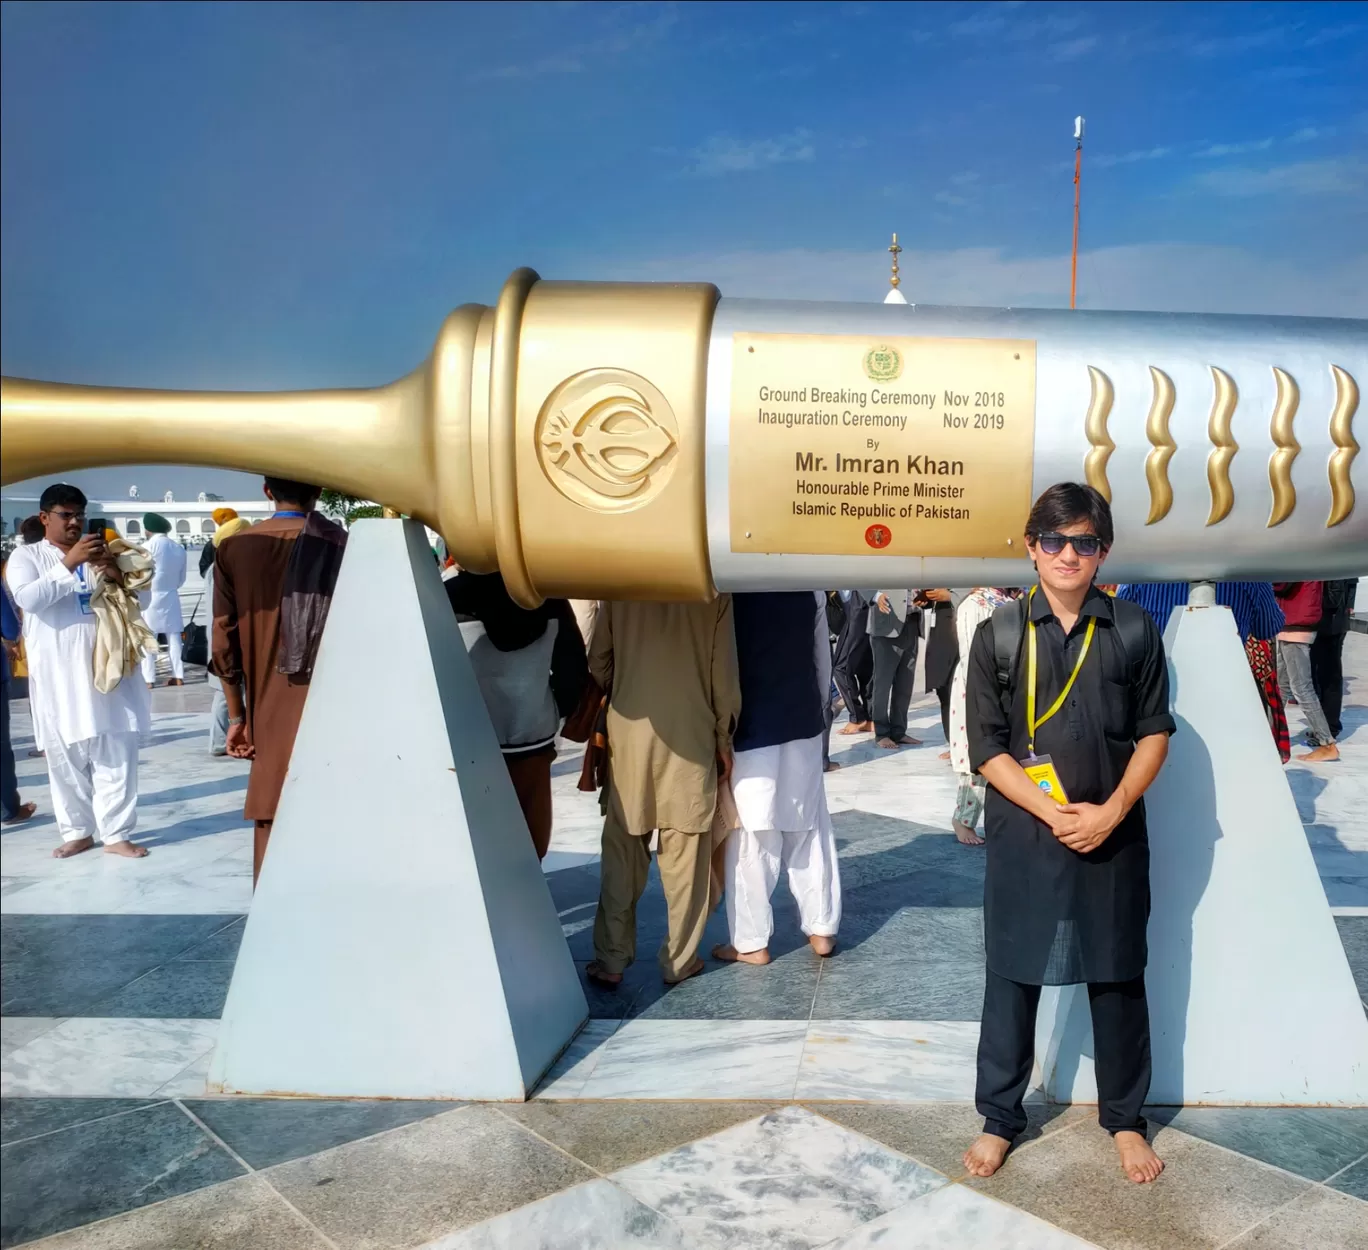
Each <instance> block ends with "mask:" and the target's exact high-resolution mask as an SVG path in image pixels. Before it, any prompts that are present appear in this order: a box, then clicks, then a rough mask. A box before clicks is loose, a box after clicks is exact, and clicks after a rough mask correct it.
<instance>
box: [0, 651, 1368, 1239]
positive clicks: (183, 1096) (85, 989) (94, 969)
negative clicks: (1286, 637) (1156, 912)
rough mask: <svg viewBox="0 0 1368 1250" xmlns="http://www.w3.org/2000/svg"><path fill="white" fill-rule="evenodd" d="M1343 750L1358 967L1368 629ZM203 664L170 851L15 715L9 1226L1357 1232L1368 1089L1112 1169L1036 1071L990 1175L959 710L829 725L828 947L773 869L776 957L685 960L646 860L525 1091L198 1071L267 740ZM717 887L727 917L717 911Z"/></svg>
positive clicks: (829, 1233) (190, 713)
mask: <svg viewBox="0 0 1368 1250" xmlns="http://www.w3.org/2000/svg"><path fill="white" fill-rule="evenodd" d="M1346 669H1347V671H1348V672H1349V673H1350V674H1351V677H1352V681H1353V682H1354V683H1355V684H1353V685H1351V688H1350V697H1349V699H1348V701H1347V706H1346V717H1345V719H1346V723H1347V732H1346V740H1345V743H1344V754H1345V759H1344V761H1343V763H1341V764H1340V765H1335V766H1333V767H1330V766H1327V767H1322V768H1317V769H1313V768H1309V767H1306V766H1301V765H1295V766H1293V767H1292V768H1290V769H1289V771H1288V777H1289V782H1290V784H1291V786H1292V789H1293V793H1294V795H1295V796H1296V798H1297V802H1298V807H1299V810H1300V812H1301V815H1302V819H1303V821H1304V823H1305V825H1306V829H1307V837H1308V841H1309V842H1310V845H1311V848H1312V851H1313V854H1314V856H1315V858H1316V862H1317V864H1318V866H1319V868H1320V872H1321V878H1322V881H1323V882H1324V884H1325V889H1326V893H1327V897H1328V899H1329V901H1330V903H1331V905H1332V908H1333V909H1334V910H1335V912H1336V917H1337V924H1338V925H1339V928H1340V934H1341V937H1342V939H1343V941H1344V944H1345V948H1346V951H1347V953H1348V955H1349V960H1350V963H1351V965H1352V966H1353V967H1354V969H1355V974H1356V976H1357V977H1358V979H1359V988H1360V992H1361V993H1362V994H1363V995H1364V996H1365V1001H1368V817H1365V813H1366V812H1368V739H1366V738H1365V736H1364V735H1365V733H1368V731H1365V729H1364V728H1363V726H1364V722H1365V721H1366V720H1368V639H1362V638H1358V637H1353V638H1351V639H1350V647H1349V649H1348V650H1347V651H1346ZM207 694H208V692H207V691H206V690H205V689H204V688H203V687H197V686H195V685H193V684H192V685H190V686H187V687H185V688H183V689H180V690H176V691H167V690H161V691H158V692H157V696H156V708H157V715H156V718H155V725H154V732H153V735H152V738H151V740H150V741H149V742H148V743H147V744H146V746H145V749H144V751H143V754H142V783H143V784H142V792H143V793H142V803H141V817H142V829H141V833H140V837H141V838H143V839H144V840H145V841H146V842H147V844H148V845H149V846H150V847H151V848H152V850H153V852H154V853H153V855H152V856H151V857H150V858H149V859H147V860H143V861H138V862H136V863H134V862H130V861H119V860H114V859H113V857H108V856H101V855H98V854H91V855H88V856H82V857H80V858H78V859H77V860H74V861H68V862H64V863H59V862H58V861H54V860H52V859H51V858H50V849H51V846H52V844H53V842H54V841H55V829H54V828H53V825H52V822H51V818H50V815H48V814H46V813H48V812H49V811H50V804H49V803H48V802H46V801H45V800H46V787H45V784H44V765H43V762H42V760H41V759H37V758H30V757H29V756H28V753H27V749H26V748H27V747H28V746H29V745H30V741H29V740H28V739H27V727H26V718H25V715H24V713H23V710H22V709H23V705H22V704H15V705H14V708H15V712H16V715H15V717H14V726H15V733H16V747H17V748H18V750H17V753H18V755H19V757H20V758H19V761H18V763H19V776H20V784H21V788H22V789H24V790H25V791H28V792H29V793H30V794H31V795H32V797H36V798H38V799H39V803H40V817H39V819H38V820H36V821H35V822H34V823H33V824H31V825H28V826H25V827H21V828H18V829H6V830H5V831H4V835H3V843H0V846H2V847H3V852H4V856H3V880H0V912H2V913H3V939H4V947H3V954H4V977H3V985H2V986H0V1017H2V1018H0V1049H2V1050H3V1074H2V1076H0V1093H3V1096H4V1097H3V1101H2V1102H0V1187H2V1188H3V1203H2V1204H0V1205H2V1206H3V1212H2V1217H0V1246H10V1245H18V1244H30V1243H32V1244H38V1243H40V1242H41V1244H44V1245H52V1246H64V1247H65V1246H71V1247H92V1248H93V1247H100V1248H102V1250H108V1248H111V1247H129V1248H130V1250H131V1248H132V1247H138V1248H139V1250H142V1248H144V1247H151V1248H152V1250H157V1248H162V1250H172V1248H176V1250H180V1248H181V1247H186V1246H196V1247H204V1248H206V1250H220V1248H222V1250H228V1248H230V1247H232V1248H236V1247H250V1248H252V1250H255V1248H257V1247H263V1248H265V1250H271V1248H272V1247H291V1248H294V1247H333V1248H335V1250H340V1248H349V1247H357V1248H358V1250H359V1248H361V1247H367V1248H371V1247H373V1248H377V1250H379V1248H382V1247H392V1248H394V1250H410V1248H416V1247H424V1246H441V1247H466V1246H481V1247H483V1246H508V1247H517V1248H519V1250H522V1248H523V1247H529V1248H536V1247H543V1246H545V1247H557V1248H559V1247H565V1248H566V1250H571V1248H573V1250H592V1248H596V1247H609V1246H623V1247H635V1246H671V1247H694V1246H698V1247H711V1246H737V1247H745V1246H766V1247H768V1246H795V1247H817V1246H822V1247H836V1246H841V1247H845V1246H881V1247H887V1246H896V1247H902V1246H923V1245H925V1246H945V1247H957V1246H966V1247H967V1246H974V1247H976V1248H978V1247H995V1246H1002V1247H1012V1248H1014V1250H1015V1248H1017V1247H1022V1248H1026V1250H1029V1248H1030V1247H1035V1246H1040V1247H1051V1248H1053V1247H1057V1246H1058V1247H1063V1246H1082V1245H1096V1246H1101V1247H1106V1248H1107V1250H1111V1248H1112V1247H1115V1248H1116V1250H1121V1248H1122V1247H1126V1248H1127V1250H1148V1248H1149V1247H1154V1248H1155V1250H1186V1248H1187V1247H1194V1248H1197V1247H1238V1248H1239V1250H1252V1248H1253V1247H1261V1248H1263V1250H1280V1248H1282V1247H1288V1248H1289V1250H1290V1248H1291V1247H1297V1248H1298V1250H1301V1248H1302V1247H1308V1246H1315V1247H1322V1246H1324V1247H1341V1246H1343V1247H1363V1248H1364V1250H1368V1205H1366V1204H1368V1109H1347V1110H1340V1111H1330V1110H1324V1109H1315V1108H1278V1109H1257V1108H1181V1109H1179V1108H1154V1109H1152V1112H1151V1115H1152V1123H1153V1124H1154V1126H1155V1141H1156V1145H1157V1147H1158V1148H1159V1149H1160V1151H1161V1153H1162V1154H1163V1155H1164V1157H1165V1158H1166V1160H1167V1161H1168V1162H1169V1169H1168V1171H1167V1172H1166V1173H1165V1175H1164V1177H1163V1178H1162V1179H1161V1180H1160V1182H1159V1183H1158V1184H1157V1185H1155V1186H1152V1187H1147V1188H1145V1189H1139V1188H1137V1187H1135V1186H1132V1185H1130V1184H1129V1183H1128V1182H1126V1181H1125V1180H1124V1178H1122V1177H1121V1175H1120V1172H1119V1170H1118V1169H1117V1167H1116V1162H1115V1154H1114V1150H1113V1148H1112V1146H1111V1143H1110V1141H1109V1139H1107V1138H1106V1136H1105V1134H1103V1133H1101V1131H1100V1130H1099V1129H1098V1128H1097V1127H1096V1123H1095V1119H1094V1116H1093V1114H1092V1112H1091V1110H1090V1109H1089V1108H1083V1107H1076V1108H1065V1107H1058V1106H1047V1105H1045V1104H1043V1103H1042V1102H1040V1101H1036V1102H1033V1103H1032V1104H1031V1105H1030V1106H1029V1108H1028V1109H1029V1112H1030V1115H1031V1119H1032V1128H1031V1130H1030V1131H1029V1132H1028V1135H1027V1139H1026V1140H1025V1141H1024V1142H1023V1143H1022V1144H1020V1145H1019V1147H1018V1149H1017V1150H1016V1151H1014V1153H1013V1155H1012V1157H1011V1158H1010V1159H1009V1162H1008V1165H1007V1167H1005V1168H1004V1169H1003V1171H1002V1173H1000V1174H999V1176H997V1177H995V1178H993V1179H992V1180H991V1181H988V1182H980V1181H976V1180H971V1179H970V1178H967V1177H966V1176H965V1175H964V1174H963V1170H962V1167H961V1166H960V1162H959V1161H960V1156H961V1154H962V1152H963V1149H964V1146H965V1145H966V1143H967V1142H968V1141H969V1140H970V1139H971V1138H972V1136H973V1135H974V1133H975V1132H977V1130H978V1127H979V1124H980V1121H979V1119H978V1117H977V1116H976V1114H975V1112H974V1110H973V1107H972V1105H971V1103H970V1101H969V1100H970V1099H971V1097H972V1080H973V1054H974V1046H975V1043H976V1038H977V1025H976V1023H975V1021H976V1016H977V1008H978V1003H979V1001H980V1000H981V993H982V933H981V924H982V921H981V911H980V907H979V904H980V902H981V897H982V857H981V855H976V853H975V852H973V851H972V850H969V849H967V848H962V847H959V846H958V845H957V844H956V843H955V842H954V841H953V839H952V838H951V837H949V835H948V834H947V833H946V819H945V818H946V814H947V813H948V811H949V810H950V805H951V803H952V800H953V779H952V777H951V776H950V774H949V772H948V768H947V766H946V765H945V764H944V763H943V762H942V761H940V760H939V759H938V758H937V757H938V755H939V751H940V748H941V745H942V744H941V741H940V731H939V725H938V716H937V714H936V709H935V707H934V705H933V704H932V703H931V702H930V701H929V700H926V699H922V700H920V701H919V702H918V703H917V704H916V705H914V708H913V717H912V725H913V732H914V733H916V734H917V735H918V736H919V737H921V738H923V739H924V741H925V745H924V746H923V747H922V748H919V749H914V750H910V751H906V752H900V753H897V754H892V755H890V754H888V753H885V752H880V751H876V750H874V749H873V748H872V747H871V746H870V745H869V744H868V743H867V742H865V741H864V740H861V739H858V738H857V739H854V740H853V742H852V740H850V739H842V738H840V737H839V736H838V737H836V738H834V739H833V750H834V759H835V760H836V762H838V763H840V764H842V765H843V767H842V768H841V770H840V771H838V772H836V773H833V774H831V775H830V776H829V778H828V793H829V795H830V800H831V806H832V809H833V812H834V816H835V823H836V826H837V837H838V843H839V845H840V851H841V860H842V864H841V866H842V878H843V885H844V890H845V896H846V917H845V921H844V924H843V927H842V948H841V951H840V953H839V954H838V956H837V957H836V958H835V959H832V960H828V961H818V960H816V959H815V958H813V957H812V955H811V952H810V951H808V950H807V949H806V946H805V944H804V943H803V941H802V936H801V934H800V933H799V932H798V931H797V928H796V925H795V923H794V920H795V918H794V917H793V916H792V915H791V914H789V910H787V909H786V903H785V900H784V898H783V892H782V891H781V892H780V895H779V896H778V897H777V898H776V904H777V907H776V938H775V943H774V947H773V949H774V953H775V955H776V959H775V962H774V963H773V964H771V965H770V967H769V968H767V969H753V968H745V967H736V966H725V967H719V966H710V968H709V970H708V973H707V975H705V976H703V977H699V978H696V979H695V980H692V981H690V982H687V983H685V984H684V985H682V986H679V987H677V988H675V989H673V990H671V991H669V992H668V993H667V992H665V990H664V987H663V986H662V985H661V984H660V980H659V976H658V974H657V970H656V969H655V968H654V966H653V964H654V961H653V959H652V958H651V956H652V953H653V949H654V946H655V944H656V943H657V942H658V941H659V940H660V936H661V933H662V931H663V927H664V912H663V899H662V898H661V896H660V892H659V885H658V882H655V881H654V880H653V881H652V883H651V885H650V886H649V887H648V891H647V895H646V897H645V899H644V900H643V904H642V907H641V910H640V913H639V922H640V924H639V931H640V948H639V959H638V962H637V964H636V965H635V966H634V967H633V968H632V969H630V970H629V973H628V976H627V978H626V979H625V981H624V984H623V986H622V988H621V990H620V991H619V992H617V993H616V994H607V993H603V992H601V991H598V990H596V989H594V988H592V987H589V988H588V990H587V993H588V996H589V1001H590V1005H591V1015H592V1017H593V1018H592V1019H591V1020H590V1022H589V1024H588V1025H587V1026H586V1028H585V1029H584V1031H583V1032H582V1033H581V1034H580V1036H579V1037H578V1038H576V1039H575V1041H574V1042H573V1043H572V1045H571V1046H570V1048H569V1049H568V1050H567V1052H566V1053H565V1055H564V1056H562V1058H561V1060H560V1062H559V1063H558V1064H557V1065H556V1067H555V1068H554V1070H553V1071H552V1072H551V1073H549V1074H548V1076H547V1078H546V1079H545V1080H544V1081H543V1083H542V1085H541V1086H540V1088H539V1089H538V1091H537V1093H536V1096H535V1097H534V1099H533V1100H532V1101H531V1102H529V1103H527V1104H525V1105H521V1106H508V1105H498V1106H493V1105H485V1106H459V1105H455V1104H451V1103H441V1102H437V1103H393V1102H368V1101H347V1102H335V1101H326V1100H322V1101H319V1100H304V1101H301V1100H286V1099H246V1098H218V1099H215V1098H208V1097H205V1096H204V1089H205V1085H204V1080H205V1070H206V1065H207V1062H208V1058H209V1054H210V1052H211V1051H212V1048H213V1044H214V1040H215V1037H216V1032H217V1027H218V1017H219V1014H220V1013H221V1010H222V1004H223V996H224V994H225V993H226V990H227V985H228V981H229V979H230V976H231V971H232V966H233V961H234V959H235V957H236V953H237V945H238V942H239V940H240V937H241V931H242V916H243V913H245V911H246V910H247V907H248V905H249V902H250V828H249V827H248V826H247V825H246V824H245V823H244V822H243V821H242V820H241V816H240V812H241V802H242V794H243V791H244V789H245V785H246V772H245V769H244V768H243V767H242V765H240V764H238V763H236V762H234V761H228V760H224V759H214V758H212V757H210V756H209V755H208V753H207V750H206V746H207V742H206V738H205V732H204V710H205V709H206V708H207V706H208V697H207ZM578 772H579V764H578V759H577V758H576V755H575V752H574V750H573V749H572V750H570V751H567V752H566V754H565V755H564V756H563V757H562V758H561V759H560V760H558V761H557V763H556V765H555V777H554V786H555V795H556V829H555V835H554V839H553V843H552V853H551V855H550V856H548V859H547V862H546V864H545V868H546V871H547V883H548V886H549V887H550V890H551V893H552V897H553V898H554V899H555V901H556V904H557V908H558V910H559V911H560V914H561V921H562V927H563V930H564V932H565V935H566V939H567V941H568V942H569V944H570V947H571V950H572V952H573V954H574V956H575V958H576V960H577V962H579V964H580V965H581V967H582V966H583V964H584V963H585V962H586V961H587V960H588V959H589V958H590V955H591V940H590V939H591V934H590V926H591V924H592V918H593V906H594V901H595V899H596V897H597V863H596V861H597V841H598V834H599V829H600V817H599V814H598V811H597V804H596V802H595V801H594V799H593V797H592V796H585V795H581V794H580V793H579V792H578V791H577V790H576V789H575V779H576V777H577V775H578ZM720 924H721V921H720V918H718V917H714V919H713V922H712V927H711V928H710V931H709V933H708V935H707V938H706V942H707V944H709V945H710V944H711V943H712V942H713V941H716V940H718V939H719V938H720V937H721V936H722V933H721V929H720Z"/></svg>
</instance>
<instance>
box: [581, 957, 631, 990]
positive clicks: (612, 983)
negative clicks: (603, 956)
mask: <svg viewBox="0 0 1368 1250" xmlns="http://www.w3.org/2000/svg"><path fill="white" fill-rule="evenodd" d="M584 975H585V976H587V977H588V978H589V979H590V980H591V981H592V982H593V983H594V984H595V985H599V986H602V987H603V988H604V989H605V990H615V989H617V987H618V986H619V985H621V984H622V973H620V972H608V971H607V970H606V969H605V968H604V966H603V965H602V964H601V963H599V961H598V960H597V959H595V960H594V961H593V962H592V963H591V964H589V965H588V967H586V968H585V970H584Z"/></svg>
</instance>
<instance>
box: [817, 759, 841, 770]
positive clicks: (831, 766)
mask: <svg viewBox="0 0 1368 1250" xmlns="http://www.w3.org/2000/svg"><path fill="white" fill-rule="evenodd" d="M822 771H823V772H824V773H839V772H840V771H841V766H840V765H839V764H838V763H837V762H836V761H835V760H827V762H826V763H825V764H824V765H823V766H822Z"/></svg>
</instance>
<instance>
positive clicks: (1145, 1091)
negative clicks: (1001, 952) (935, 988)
mask: <svg viewBox="0 0 1368 1250" xmlns="http://www.w3.org/2000/svg"><path fill="white" fill-rule="evenodd" d="M1088 1002H1089V1005H1090V1006H1091V1007H1092V1026H1093V1057H1094V1060H1095V1062H1096V1068H1097V1118H1098V1121H1099V1122H1100V1123H1101V1125H1102V1127H1103V1128H1104V1129H1106V1130H1107V1132H1109V1133H1120V1132H1125V1131H1132V1132H1136V1133H1141V1134H1143V1133H1144V1132H1145V1128H1146V1124H1145V1117H1144V1116H1143V1115H1141V1114H1140V1112H1141V1110H1142V1109H1143V1107H1144V1105H1145V1099H1146V1098H1147V1097H1148V1096H1149V1087H1150V1025H1149V1004H1148V1003H1147V1002H1146V1001H1145V978H1144V977H1143V976H1140V977H1136V978H1135V980H1134V981H1117V982H1108V983H1099V984H1096V985H1089V986H1088ZM1039 1005H1040V986H1038V985H1023V984H1021V982H1019V981H1009V980H1008V979H1007V978H1006V977H1000V976H998V975H997V973H995V972H994V971H993V970H992V969H991V968H990V969H988V979H987V984H986V986H985V987H984V992H983V1025H982V1029H981V1031H980V1033H979V1048H978V1083H977V1088H976V1089H975V1091H974V1103H975V1105H976V1106H977V1107H978V1112H979V1114H980V1115H981V1116H983V1131H984V1132H985V1133H992V1134H994V1135H995V1136H998V1137H1005V1138H1006V1139H1007V1140H1008V1141H1013V1140H1014V1139H1015V1138H1016V1137H1017V1136H1018V1135H1019V1134H1020V1133H1022V1132H1023V1131H1024V1130H1025V1128H1026V1112H1025V1109H1024V1108H1023V1107H1022V1099H1023V1098H1024V1097H1025V1095H1026V1086H1027V1084H1028V1083H1029V1081H1030V1079H1031V1062H1032V1059H1033V1058H1034V1056H1035V1026H1036V1008H1037V1007H1038V1006H1039Z"/></svg>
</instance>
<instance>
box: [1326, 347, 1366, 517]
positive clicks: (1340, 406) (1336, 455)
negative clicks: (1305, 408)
mask: <svg viewBox="0 0 1368 1250" xmlns="http://www.w3.org/2000/svg"><path fill="white" fill-rule="evenodd" d="M1330 372H1331V374H1332V375H1333V376H1334V379H1335V410H1334V412H1332V413H1331V414H1330V441H1331V442H1332V443H1334V444H1335V450H1334V451H1332V452H1331V453H1330V466H1329V473H1330V518H1329V520H1327V521H1326V522H1325V528H1326V529H1330V528H1331V527H1332V526H1335V525H1338V524H1339V523H1340V522H1341V521H1343V520H1344V519H1345V518H1346V517H1348V515H1349V514H1350V513H1351V512H1353V510H1354V484H1353V483H1352V482H1351V481H1350V480H1349V466H1350V465H1351V464H1353V463H1354V457H1355V456H1357V455H1358V454H1359V445H1358V443H1357V442H1356V441H1355V439H1354V413H1356V412H1357V411H1358V404H1359V388H1358V383H1357V382H1355V381H1354V379H1353V378H1352V377H1351V376H1350V375H1349V373H1348V372H1346V371H1345V370H1344V369H1341V368H1340V367H1339V365H1331V366H1330Z"/></svg>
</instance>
